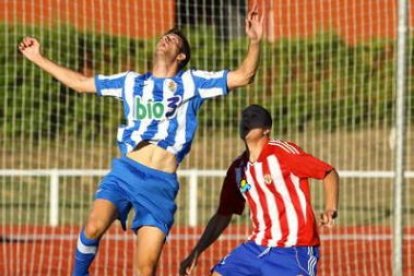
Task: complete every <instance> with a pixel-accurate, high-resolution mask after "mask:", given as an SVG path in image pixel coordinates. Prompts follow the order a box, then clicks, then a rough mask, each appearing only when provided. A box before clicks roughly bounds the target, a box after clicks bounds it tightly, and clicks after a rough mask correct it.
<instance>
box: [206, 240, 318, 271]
mask: <svg viewBox="0 0 414 276" xmlns="http://www.w3.org/2000/svg"><path fill="white" fill-rule="evenodd" d="M318 260H319V247H315V246H309V247H308V246H294V247H264V246H260V245H257V244H256V243H255V242H253V241H248V242H246V243H243V244H241V245H240V246H238V247H237V248H236V249H234V250H233V251H232V252H231V253H230V254H229V255H227V256H226V257H225V258H224V259H223V260H221V262H220V263H218V264H217V265H215V266H214V267H213V269H212V271H215V272H217V273H220V274H221V275H223V276H244V275H245V276H247V275H249V276H253V275H254V276H277V275H282V276H298V275H303V276H305V275H310V276H311V275H316V269H317V264H318Z"/></svg>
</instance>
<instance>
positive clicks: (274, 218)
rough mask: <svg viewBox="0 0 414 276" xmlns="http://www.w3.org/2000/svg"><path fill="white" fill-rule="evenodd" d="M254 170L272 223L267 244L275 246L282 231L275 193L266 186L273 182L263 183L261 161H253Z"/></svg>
mask: <svg viewBox="0 0 414 276" xmlns="http://www.w3.org/2000/svg"><path fill="white" fill-rule="evenodd" d="M254 170H255V173H256V180H257V183H258V184H259V186H260V188H261V189H262V190H263V192H264V194H265V197H266V203H267V208H268V212H269V217H270V220H271V223H272V227H271V229H270V233H271V240H269V246H276V245H277V242H278V241H280V239H281V238H282V232H281V227H280V221H279V211H278V209H277V206H276V199H275V195H274V194H273V193H272V191H270V190H269V187H268V185H273V184H266V183H265V181H264V176H263V165H262V163H259V162H257V163H255V164H254Z"/></svg>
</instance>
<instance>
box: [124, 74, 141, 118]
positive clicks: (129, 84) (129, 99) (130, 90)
mask: <svg viewBox="0 0 414 276" xmlns="http://www.w3.org/2000/svg"><path fill="white" fill-rule="evenodd" d="M137 76H139V75H138V74H137V73H131V74H129V75H128V76H127V77H126V80H125V91H124V93H125V101H126V103H127V105H128V107H129V112H128V114H127V120H128V125H129V124H130V122H131V121H133V120H134V104H135V103H134V85H135V78H136V77H137Z"/></svg>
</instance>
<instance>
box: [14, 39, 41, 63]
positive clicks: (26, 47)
mask: <svg viewBox="0 0 414 276" xmlns="http://www.w3.org/2000/svg"><path fill="white" fill-rule="evenodd" d="M18 48H19V50H20V52H21V53H22V54H23V55H24V56H25V57H26V58H27V59H29V60H31V61H34V60H36V59H37V58H39V57H41V55H40V44H39V42H38V41H37V40H36V39H35V38H33V37H30V36H26V37H25V38H23V40H22V41H21V42H20V43H19V46H18Z"/></svg>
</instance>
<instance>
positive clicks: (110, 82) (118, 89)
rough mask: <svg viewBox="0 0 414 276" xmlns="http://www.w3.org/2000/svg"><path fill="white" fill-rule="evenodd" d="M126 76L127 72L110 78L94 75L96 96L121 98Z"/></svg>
mask: <svg viewBox="0 0 414 276" xmlns="http://www.w3.org/2000/svg"><path fill="white" fill-rule="evenodd" d="M127 74H128V72H123V73H120V74H116V75H110V76H104V75H96V76H95V86H96V94H97V95H98V96H112V97H116V98H122V91H123V88H124V85H125V79H126V76H127Z"/></svg>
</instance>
